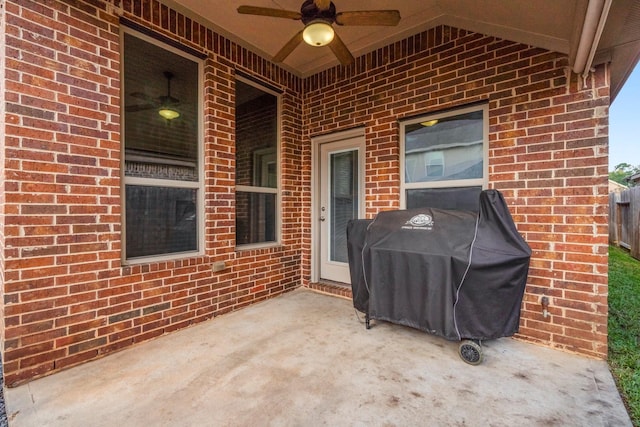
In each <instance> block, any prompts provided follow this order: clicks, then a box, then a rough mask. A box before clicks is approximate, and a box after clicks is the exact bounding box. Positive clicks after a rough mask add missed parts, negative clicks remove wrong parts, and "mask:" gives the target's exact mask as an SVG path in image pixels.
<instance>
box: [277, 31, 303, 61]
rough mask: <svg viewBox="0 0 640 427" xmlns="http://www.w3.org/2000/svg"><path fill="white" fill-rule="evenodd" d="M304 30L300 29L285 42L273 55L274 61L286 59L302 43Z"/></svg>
mask: <svg viewBox="0 0 640 427" xmlns="http://www.w3.org/2000/svg"><path fill="white" fill-rule="evenodd" d="M302 31H303V30H300V31H299V32H298V33H297V34H296V35H295V36H293V37H292V38H291V40H289V41H288V42H287V44H285V45H284V46H283V47H282V49H280V51H279V52H278V53H276V55H275V56H274V57H273V62H275V63H278V62H282V61H284V60H285V59H286V58H287V56H289V54H290V53H291V52H293V50H294V49H295V48H296V47H298V45H299V44H300V43H302Z"/></svg>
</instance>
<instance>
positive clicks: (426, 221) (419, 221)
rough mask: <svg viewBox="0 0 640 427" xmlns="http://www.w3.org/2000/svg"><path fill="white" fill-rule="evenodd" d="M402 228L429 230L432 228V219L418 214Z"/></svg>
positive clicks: (429, 216)
mask: <svg viewBox="0 0 640 427" xmlns="http://www.w3.org/2000/svg"><path fill="white" fill-rule="evenodd" d="M402 228H404V229H409V230H416V229H417V230H431V229H432V228H433V218H431V215H427V214H418V215H415V216H414V217H413V218H411V219H410V220H409V221H407V222H406V223H405V225H404V226H403V227H402Z"/></svg>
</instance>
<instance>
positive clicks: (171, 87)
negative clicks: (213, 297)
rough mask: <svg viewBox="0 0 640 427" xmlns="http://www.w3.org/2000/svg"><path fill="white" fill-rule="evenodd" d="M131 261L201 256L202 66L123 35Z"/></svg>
mask: <svg viewBox="0 0 640 427" xmlns="http://www.w3.org/2000/svg"><path fill="white" fill-rule="evenodd" d="M123 44H124V54H123V79H122V82H123V101H124V119H123V124H124V126H123V139H124V160H125V162H124V183H125V220H126V223H125V224H126V236H125V242H126V246H125V251H126V252H125V253H126V258H127V259H132V258H140V257H150V256H158V255H166V254H173V253H181V252H193V251H197V250H198V216H199V214H198V212H199V210H200V209H199V207H198V205H199V203H198V192H199V191H200V185H201V177H200V173H199V166H198V161H199V156H198V153H199V116H200V107H199V102H198V99H199V95H198V93H199V90H200V83H199V82H200V66H201V64H200V61H199V60H197V59H196V58H193V57H191V56H189V55H187V54H185V53H183V52H180V51H177V50H176V49H174V48H171V47H168V46H165V45H163V44H161V43H159V42H157V41H154V40H152V39H150V38H148V37H146V36H142V35H138V34H136V33H133V32H130V31H128V30H127V31H126V32H125V33H124V34H123Z"/></svg>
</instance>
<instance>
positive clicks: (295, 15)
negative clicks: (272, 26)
mask: <svg viewBox="0 0 640 427" xmlns="http://www.w3.org/2000/svg"><path fill="white" fill-rule="evenodd" d="M238 13H243V14H245V15H260V16H272V17H274V18H286V19H300V18H302V15H301V14H300V12H293V11H289V10H283V9H273V8H270V7H259V6H239V7H238Z"/></svg>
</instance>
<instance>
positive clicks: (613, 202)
mask: <svg viewBox="0 0 640 427" xmlns="http://www.w3.org/2000/svg"><path fill="white" fill-rule="evenodd" d="M609 243H610V244H612V245H617V246H622V247H623V248H626V249H629V251H630V253H631V256H632V257H634V258H636V259H640V187H632V188H629V189H628V190H624V191H622V192H620V193H609Z"/></svg>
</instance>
